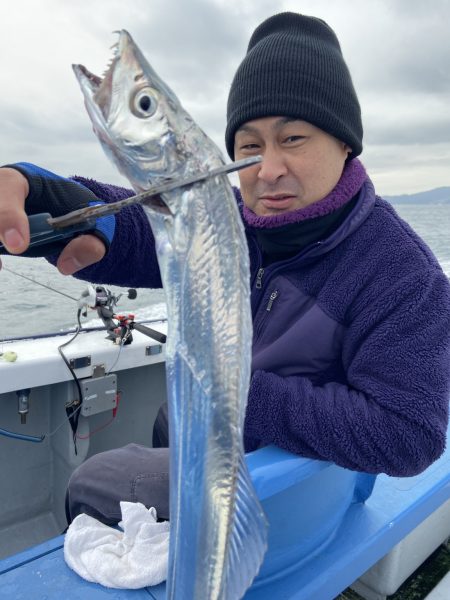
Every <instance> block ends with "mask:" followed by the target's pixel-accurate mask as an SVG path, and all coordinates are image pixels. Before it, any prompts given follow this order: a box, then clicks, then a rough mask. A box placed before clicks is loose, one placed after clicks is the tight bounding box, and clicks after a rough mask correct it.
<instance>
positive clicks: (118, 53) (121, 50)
mask: <svg viewBox="0 0 450 600" xmlns="http://www.w3.org/2000/svg"><path fill="white" fill-rule="evenodd" d="M114 33H117V34H118V35H119V39H118V41H117V42H116V43H115V44H114V45H113V46H112V47H111V49H112V51H113V56H112V57H111V59H110V61H109V63H108V65H107V67H106V69H105V71H104V73H103V75H102V76H101V77H100V76H99V75H96V74H95V73H92V72H91V71H89V69H87V68H86V67H85V66H84V65H80V64H76V65H72V69H73V71H74V73H75V76H76V78H77V80H78V83H79V85H80V87H81V91H82V92H83V95H84V98H85V102H86V106H87V107H88V109H90V110H92V109H96V110H95V112H96V113H97V117H100V120H101V121H103V122H107V121H108V117H109V115H110V111H111V100H112V87H113V78H114V72H115V69H116V66H117V65H118V63H119V62H120V61H121V59H122V56H123V55H124V54H125V53H126V50H127V48H129V47H130V45H132V44H133V42H132V39H131V36H130V34H129V33H128V32H127V31H125V30H124V29H122V30H121V31H116V32H114Z"/></svg>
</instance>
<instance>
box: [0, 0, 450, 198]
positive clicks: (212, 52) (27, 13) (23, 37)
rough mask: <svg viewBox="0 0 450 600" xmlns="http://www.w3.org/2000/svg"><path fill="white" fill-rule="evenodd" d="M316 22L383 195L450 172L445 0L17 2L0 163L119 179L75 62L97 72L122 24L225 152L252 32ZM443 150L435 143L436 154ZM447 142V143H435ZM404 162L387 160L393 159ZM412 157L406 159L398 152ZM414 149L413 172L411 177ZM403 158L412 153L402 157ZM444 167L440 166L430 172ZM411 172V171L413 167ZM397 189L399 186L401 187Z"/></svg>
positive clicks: (8, 44)
mask: <svg viewBox="0 0 450 600" xmlns="http://www.w3.org/2000/svg"><path fill="white" fill-rule="evenodd" d="M285 9H287V10H294V11H298V10H301V11H302V12H304V13H305V14H312V15H316V16H318V17H321V18H323V19H324V20H325V21H327V22H328V23H329V24H330V25H331V27H333V28H334V29H335V31H336V33H337V34H338V37H339V39H340V41H341V45H342V48H343V52H344V56H345V58H346V60H347V62H348V64H349V67H350V70H351V73H352V76H353V79H354V82H355V87H356V89H357V92H358V94H359V97H360V100H361V105H362V109H363V118H364V127H365V140H364V145H365V150H364V154H363V161H364V162H365V164H366V167H367V168H368V170H369V172H372V171H371V169H372V167H373V173H374V178H375V183H377V181H381V182H382V184H383V187H384V191H385V192H387V193H389V192H390V191H391V190H390V186H391V187H392V193H397V192H399V191H404V192H409V191H419V190H420V189H427V188H431V187H435V186H434V183H435V181H436V180H439V181H442V183H441V184H442V185H444V184H445V183H444V182H443V179H444V178H445V177H448V180H447V185H448V184H449V183H450V175H448V174H447V173H448V171H449V169H448V166H449V165H450V162H449V163H448V164H447V168H445V158H444V159H443V161H441V160H440V159H439V157H442V156H444V157H449V156H450V140H448V137H449V135H450V116H449V114H450V111H449V109H448V108H447V107H448V106H449V100H450V36H449V35H448V31H447V30H448V22H449V18H450V0H433V2H430V3H425V2H422V1H419V0H395V2H392V1H391V0H365V1H364V2H361V1H360V0H335V1H334V2H332V3H330V2H329V1H327V0H303V2H302V3H301V6H299V3H298V1H297V0H281V1H280V2H279V3H278V4H277V5H276V7H274V5H273V2H271V1H268V0H260V1H259V2H258V3H243V2H242V1H241V0H192V1H190V2H185V1H183V0H153V1H152V2H151V3H149V2H148V0H129V1H128V2H127V3H126V4H125V3H124V2H123V1H122V0H96V2H95V10H92V6H91V5H90V4H88V3H79V4H71V5H68V4H67V3H62V2H59V0H41V1H40V2H39V3H32V2H29V1H28V0H16V2H15V3H14V4H11V6H10V8H9V10H8V13H7V14H6V13H5V14H4V15H3V16H2V25H3V28H2V36H1V37H0V55H1V56H2V57H6V56H8V59H7V60H4V61H3V64H2V69H1V70H0V114H1V116H2V120H1V122H0V164H4V163H6V162H12V161H17V160H31V161H34V162H37V163H38V164H41V165H42V166H44V167H47V168H50V169H52V170H55V171H56V172H60V173H61V174H71V173H74V172H78V173H82V174H85V175H88V176H92V177H98V178H101V179H104V180H109V181H111V182H113V183H119V182H120V183H121V184H123V179H122V177H121V176H120V175H119V174H118V173H117V172H116V170H115V169H114V167H113V166H112V165H110V164H109V162H108V161H107V159H106V158H105V157H104V156H103V153H102V151H101V149H100V145H99V144H98V142H97V140H96V138H95V136H94V134H93V133H92V130H91V126H90V121H89V118H88V117H87V115H86V113H85V110H84V107H83V101H82V95H81V92H80V90H79V89H78V84H77V83H76V81H75V78H74V76H73V73H72V70H71V68H70V65H71V63H73V62H80V63H83V64H85V65H86V66H87V67H88V68H89V69H90V70H92V71H94V72H99V73H101V72H102V71H103V69H104V67H105V66H106V64H107V62H108V59H109V55H110V51H109V50H108V46H109V45H111V44H112V43H114V41H115V37H114V35H113V34H112V32H113V31H114V30H117V29H121V28H125V29H128V31H130V33H131V34H132V35H133V37H134V38H135V40H136V42H137V43H138V44H139V46H140V47H141V49H142V50H143V52H144V54H145V55H146V56H147V58H148V60H149V62H150V63H151V64H152V65H153V67H154V68H155V69H156V70H157V71H158V73H159V74H160V75H161V76H162V77H163V78H164V79H165V80H166V81H167V82H168V83H169V85H170V86H171V87H172V88H173V89H174V91H175V92H176V93H177V95H178V96H179V98H180V100H181V101H182V103H183V104H184V105H185V107H186V108H187V110H188V111H189V112H191V114H192V115H193V117H194V118H195V119H196V120H197V121H198V123H199V124H200V125H201V126H202V127H203V129H204V130H205V131H206V132H207V133H208V135H210V137H212V138H213V139H214V141H215V142H216V143H217V144H218V145H219V146H220V147H221V148H222V149H223V148H224V144H223V132H224V128H225V109H226V99H227V94H228V89H229V85H230V82H231V79H232V77H233V74H234V71H235V69H236V67H237V65H238V64H239V62H240V60H241V59H242V57H243V55H244V53H245V50H246V45H247V42H248V39H249V36H250V34H251V32H252V31H253V29H254V28H255V27H256V26H257V25H258V24H259V23H260V22H261V21H262V20H263V19H264V18H266V17H268V16H269V15H271V14H273V12H275V11H278V10H279V11H281V10H285ZM437 148H439V150H436V151H435V149H437ZM443 148H445V151H443V150H442V149H443ZM396 156H398V160H399V161H402V165H404V167H402V165H400V166H395V167H394V166H393V165H394V164H395V157H396ZM405 157H408V160H405ZM413 157H418V158H417V160H418V161H419V162H420V164H425V163H426V161H427V157H428V159H429V162H430V164H431V163H432V164H433V168H431V167H430V169H429V170H428V172H427V170H426V169H425V168H423V169H419V170H418V171H420V177H421V178H420V180H419V179H418V178H417V177H416V178H415V180H414V184H410V183H409V182H410V181H411V178H408V176H407V174H408V172H407V169H408V168H410V166H409V165H410V164H411V160H413ZM409 159H411V160H409ZM438 169H440V170H438ZM415 175H417V172H416V173H415ZM405 182H408V185H414V188H411V187H409V188H407V187H406V183H405ZM398 185H403V186H405V188H404V189H403V190H398V187H397V186H398Z"/></svg>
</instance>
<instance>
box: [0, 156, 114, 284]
mask: <svg viewBox="0 0 450 600" xmlns="http://www.w3.org/2000/svg"><path fill="white" fill-rule="evenodd" d="M28 193H29V187H28V181H27V180H26V178H25V177H24V176H23V175H22V174H21V173H20V172H19V171H17V170H16V169H11V168H8V167H5V168H1V169H0V240H1V241H2V243H3V244H4V245H5V247H6V248H7V250H8V251H9V252H11V254H21V253H22V252H25V250H26V249H27V248H28V244H29V243H30V231H29V227H28V219H27V215H26V212H25V201H26V198H27V196H28ZM105 252H106V248H105V245H104V243H103V242H102V241H101V240H100V239H99V238H98V237H96V236H94V235H81V236H79V237H77V238H76V239H74V240H72V241H71V242H69V244H67V246H66V247H65V248H64V250H63V251H62V252H61V254H60V256H59V258H58V262H57V267H58V269H59V271H60V272H61V273H62V274H63V275H72V274H73V273H76V272H77V271H79V270H80V269H84V268H85V267H88V266H89V265H92V264H94V263H96V262H97V261H99V260H101V259H102V258H103V257H104V255H105ZM0 268H1V261H0Z"/></svg>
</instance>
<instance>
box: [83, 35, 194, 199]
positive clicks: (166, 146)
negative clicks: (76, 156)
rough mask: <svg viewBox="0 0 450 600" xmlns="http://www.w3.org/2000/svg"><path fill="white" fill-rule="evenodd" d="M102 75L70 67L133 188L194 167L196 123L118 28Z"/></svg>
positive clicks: (96, 124) (112, 154) (102, 137)
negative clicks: (108, 61)
mask: <svg viewBox="0 0 450 600" xmlns="http://www.w3.org/2000/svg"><path fill="white" fill-rule="evenodd" d="M113 49H114V55H113V57H112V59H111V61H110V64H109V66H108V68H107V70H106V71H105V73H104V74H103V76H102V77H99V76H97V75H94V74H93V73H91V72H90V71H88V69H87V68H86V67H84V66H83V65H73V70H74V72H75V75H76V77H77V79H78V82H79V84H80V87H81V90H82V92H83V95H84V101H85V105H86V109H87V111H88V114H89V116H90V119H91V121H92V125H93V129H94V132H95V134H96V135H97V137H98V139H99V140H100V142H101V144H102V146H103V149H104V150H105V152H106V154H107V155H108V157H109V158H110V159H111V160H112V161H113V162H114V163H115V165H116V166H117V168H118V169H119V171H120V172H121V173H122V174H123V175H124V176H125V177H126V178H127V179H128V180H129V181H130V183H131V184H132V185H133V187H134V188H135V190H136V191H139V192H141V191H143V190H145V189H147V188H148V187H149V186H150V185H152V184H155V183H158V182H160V181H164V180H170V179H172V178H177V177H182V176H185V175H186V174H188V172H187V171H188V169H189V168H191V169H192V170H194V169H195V168H196V165H193V164H192V160H191V159H192V157H193V156H195V148H193V147H192V146H193V143H195V140H196V139H197V138H196V136H192V135H188V134H187V132H189V130H190V129H192V128H195V127H197V126H196V124H195V123H194V121H193V120H192V118H191V117H190V115H189V114H188V113H187V112H186V111H185V110H184V109H183V107H182V106H181V104H180V102H179V100H178V98H177V97H176V95H175V94H174V93H173V92H172V90H171V89H170V88H169V87H168V86H167V84H166V83H165V82H164V81H162V79H161V78H160V77H159V76H158V75H157V73H156V72H155V71H154V69H153V68H152V67H151V66H150V64H149V63H148V61H147V60H146V58H145V57H144V55H143V54H142V52H141V51H140V49H139V48H138V46H137V45H136V44H135V42H134V41H133V39H132V37H131V36H130V34H129V33H128V32H127V31H125V30H122V31H120V32H119V39H118V42H117V44H116V45H115V46H113Z"/></svg>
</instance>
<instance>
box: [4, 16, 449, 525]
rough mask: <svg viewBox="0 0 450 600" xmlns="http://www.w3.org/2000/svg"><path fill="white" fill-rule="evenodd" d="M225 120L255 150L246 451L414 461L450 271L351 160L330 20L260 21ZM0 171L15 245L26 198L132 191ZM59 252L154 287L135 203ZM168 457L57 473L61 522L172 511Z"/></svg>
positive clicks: (74, 200) (435, 426)
mask: <svg viewBox="0 0 450 600" xmlns="http://www.w3.org/2000/svg"><path fill="white" fill-rule="evenodd" d="M227 117H228V119H227V129H226V134H225V139H226V146H227V150H228V153H229V154H230V156H231V157H232V158H236V159H237V158H243V157H245V156H249V155H252V154H261V155H262V156H263V161H262V163H261V164H260V165H257V166H254V167H252V168H250V169H247V170H245V171H242V172H241V173H240V175H239V177H240V184H241V194H242V198H241V196H240V194H239V192H236V194H237V200H238V202H239V203H240V204H241V206H242V218H243V221H244V224H245V227H246V232H247V239H248V244H249V252H250V259H251V277H252V297H251V300H252V310H253V324H254V344H253V362H252V380H251V385H250V391H249V399H248V407H247V415H246V423H245V447H246V449H247V450H253V449H255V448H258V447H260V446H261V445H265V444H270V443H273V444H276V445H278V446H280V447H282V448H285V449H287V450H290V451H292V452H294V453H298V454H301V455H304V456H309V457H314V458H319V459H323V460H331V461H334V462H336V463H337V464H339V465H342V466H344V467H347V468H350V469H356V470H362V471H368V472H371V473H380V472H385V473H388V474H390V475H397V476H409V475H414V474H416V473H419V472H421V471H422V470H423V469H425V468H426V467H427V466H428V465H430V464H431V463H432V462H433V461H434V460H436V459H437V458H438V457H439V456H440V454H441V453H442V451H443V449H444V447H445V437H446V427H447V421H448V394H449V379H450V360H449V358H450V350H449V349H450V288H449V283H448V280H447V278H446V276H445V275H444V273H443V272H442V269H441V268H440V267H439V265H438V263H437V261H436V259H435V257H434V256H433V255H432V253H431V252H430V250H429V249H428V247H427V246H426V245H425V244H424V243H423V241H422V240H421V239H420V238H419V237H418V236H417V235H416V234H415V233H414V232H413V231H412V230H411V229H410V228H409V226H408V225H407V224H406V223H404V222H403V221H402V220H401V219H400V218H399V217H398V216H397V215H396V213H395V211H394V210H393V209H392V207H390V206H389V205H388V204H387V203H386V202H384V201H383V200H381V199H380V198H378V197H377V196H376V195H375V191H374V188H373V185H372V183H371V181H370V179H369V178H368V177H367V175H366V173H365V170H364V167H363V166H362V164H361V163H360V162H359V161H358V159H357V158H356V157H357V156H358V155H359V154H360V153H361V152H362V125H361V114H360V107H359V103H358V99H357V96H356V93H355V90H354V88H353V84H352V81H351V77H350V74H349V72H348V69H347V66H346V64H345V62H344V59H343V57H342V53H341V49H340V46H339V42H338V40H337V38H336V36H335V34H334V32H333V31H332V30H331V29H330V27H329V26H328V25H327V24H326V23H324V22H323V21H322V20H320V19H316V18H313V17H306V16H303V15H298V14H294V13H283V14H280V15H275V16H273V17H271V18H269V19H268V20H266V21H264V22H263V23H262V24H261V25H260V26H259V27H258V28H257V29H256V31H255V32H254V34H253V35H252V37H251V40H250V43H249V48H248V52H247V54H246V56H245V58H244V60H243V61H242V63H241V65H240V66H239V68H238V71H237V73H236V76H235V78H234V80H233V83H232V85H231V89H230V94H229V100H228V113H227ZM1 171H2V170H0V203H1V204H0V223H1V225H0V236H1V238H2V239H3V241H4V243H5V244H6V245H7V246H8V247H9V249H10V250H11V251H14V252H17V253H20V252H21V251H23V250H24V249H25V247H26V244H27V239H28V238H27V230H26V219H25V215H24V212H23V210H22V207H23V205H24V201H25V198H26V207H27V210H28V212H32V211H34V212H42V210H43V208H45V207H49V211H50V212H51V213H52V214H53V215H54V216H56V215H57V214H63V213H64V212H67V211H68V210H69V209H72V208H75V207H76V206H79V205H80V204H81V203H87V202H88V201H90V200H93V199H96V198H102V199H105V198H107V199H108V200H113V199H118V198H119V197H124V196H126V195H130V194H131V192H130V191H126V190H123V189H121V188H116V187H112V186H106V185H104V184H99V183H97V182H95V181H92V180H86V179H82V178H76V182H74V181H69V180H65V179H62V178H57V177H56V176H55V175H53V174H50V173H48V172H45V171H43V170H41V169H39V168H37V167H34V166H31V165H27V164H25V163H23V164H19V165H15V166H13V168H9V169H8V168H5V169H4V170H3V172H1ZM242 201H243V203H242ZM105 252H106V254H105ZM123 255H126V264H125V259H124V258H123ZM55 260H57V265H58V267H59V269H60V270H61V271H62V272H63V273H74V272H77V273H78V275H79V276H80V277H83V278H87V279H91V280H95V281H97V282H109V283H112V282H114V283H117V284H122V285H136V286H142V285H147V286H149V287H155V286H156V285H160V279H159V272H158V269H157V266H156V256H155V250H154V244H153V239H152V235H151V231H150V229H149V226H148V223H147V220H146V218H145V216H144V215H143V211H142V209H141V208H140V207H134V208H132V209H128V212H125V211H124V212H123V213H121V214H120V215H119V216H118V217H116V221H115V223H114V231H113V232H112V228H111V227H108V226H107V225H105V223H101V222H100V223H99V227H98V231H97V233H96V236H95V237H93V236H81V237H80V238H78V239H77V240H74V241H72V242H71V243H70V244H68V246H67V247H66V248H65V250H64V251H63V252H62V253H61V254H60V256H59V257H57V258H55ZM97 261H99V262H97ZM130 262H131V263H132V264H133V271H132V272H129V271H127V270H126V265H129V264H130ZM86 267H88V268H86ZM80 269H82V270H81V271H80ZM167 469H168V464H167V450H165V449H162V448H160V449H148V448H143V447H142V446H136V445H130V446H128V447H126V448H123V449H119V450H114V451H111V452H108V453H104V454H100V455H97V456H94V457H93V458H91V459H90V460H89V461H87V462H86V463H85V464H84V465H82V466H81V467H80V468H79V469H78V470H77V471H76V472H75V473H74V475H73V477H72V479H71V482H70V484H69V493H68V515H69V520H70V519H73V518H74V517H75V516H76V515H77V514H78V513H80V512H88V513H90V514H92V515H93V516H96V517H97V518H100V519H101V520H103V521H105V522H108V523H111V522H114V521H116V520H118V519H120V510H119V504H118V503H119V501H120V500H134V501H136V500H138V501H141V502H143V503H145V504H147V505H154V506H156V507H157V510H158V513H159V514H160V516H162V517H168V516H169V515H168V506H167V497H168V489H167Z"/></svg>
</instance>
